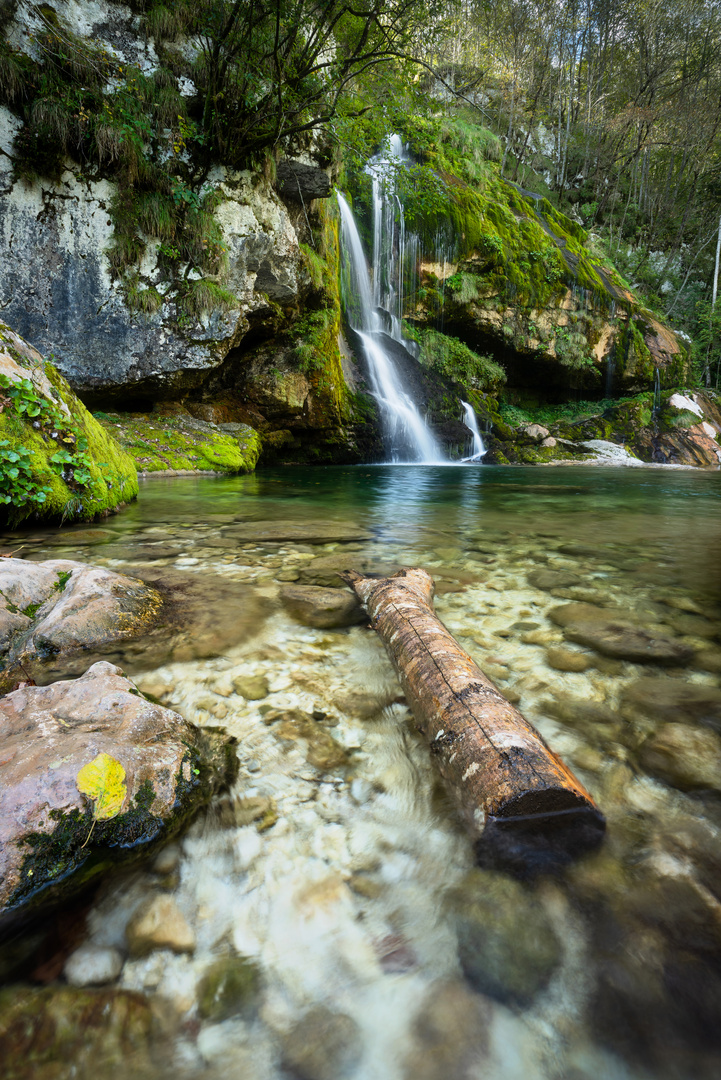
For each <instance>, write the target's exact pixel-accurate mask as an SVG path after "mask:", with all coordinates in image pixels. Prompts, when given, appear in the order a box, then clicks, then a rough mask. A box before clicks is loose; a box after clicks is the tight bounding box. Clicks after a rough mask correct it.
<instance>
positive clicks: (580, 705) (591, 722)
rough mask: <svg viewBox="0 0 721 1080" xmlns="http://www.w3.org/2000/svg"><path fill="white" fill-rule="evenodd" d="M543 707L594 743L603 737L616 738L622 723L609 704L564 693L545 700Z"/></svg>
mask: <svg viewBox="0 0 721 1080" xmlns="http://www.w3.org/2000/svg"><path fill="white" fill-rule="evenodd" d="M541 708H542V710H543V711H544V712H545V713H546V715H547V716H551V717H553V719H554V720H559V721H560V722H561V723H562V724H567V725H568V726H569V727H572V728H575V729H577V730H578V731H579V732H582V733H583V735H584V736H585V738H587V739H588V740H589V742H591V743H592V744H596V743H598V742H599V741H600V740H601V739H614V738H615V737H616V733H617V732H618V730H619V728H620V727H621V724H622V719H621V717H620V716H619V715H618V713H615V712H614V711H613V709H609V708H608V706H606V705H600V704H597V703H595V702H591V701H586V700H585V699H583V698H574V697H567V696H566V695H564V694H557V695H556V696H555V697H554V698H552V699H550V700H548V701H543V702H542V703H541Z"/></svg>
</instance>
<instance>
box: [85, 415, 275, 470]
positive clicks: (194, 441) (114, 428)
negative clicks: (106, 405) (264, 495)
mask: <svg viewBox="0 0 721 1080" xmlns="http://www.w3.org/2000/svg"><path fill="white" fill-rule="evenodd" d="M98 415H99V419H100V423H101V424H102V426H103V428H104V429H105V430H106V431H107V432H109V433H111V434H112V435H113V436H114V437H115V438H116V439H117V440H118V442H119V443H120V445H121V446H122V447H123V449H124V450H125V451H127V453H128V454H130V456H131V457H132V458H133V460H134V461H135V464H136V465H137V468H138V471H139V472H141V473H155V472H223V473H248V472H252V471H253V469H254V468H255V465H256V462H257V460H258V457H259V455H260V448H261V440H260V435H259V434H258V433H257V431H254V429H253V428H251V427H249V426H248V425H247V424H232V425H223V426H224V427H230V428H232V431H225V430H221V428H220V427H218V425H215V424H209V423H207V422H205V421H203V420H195V419H194V418H193V417H192V416H189V415H185V414H184V413H182V412H175V413H172V414H169V415H161V414H159V413H107V414H105V413H103V414H98Z"/></svg>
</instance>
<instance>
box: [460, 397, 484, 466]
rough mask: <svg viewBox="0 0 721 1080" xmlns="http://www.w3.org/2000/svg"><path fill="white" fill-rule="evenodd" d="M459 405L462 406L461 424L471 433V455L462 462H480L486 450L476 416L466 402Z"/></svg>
mask: <svg viewBox="0 0 721 1080" xmlns="http://www.w3.org/2000/svg"><path fill="white" fill-rule="evenodd" d="M461 405H462V406H463V423H464V424H465V425H466V427H467V428H470V430H471V431H472V432H473V453H472V454H471V456H470V457H468V458H464V459H463V460H464V461H480V459H481V458H482V457H483V455H484V454H485V452H486V448H485V446H484V444H483V436H482V435H481V432H480V430H479V428H478V420H477V418H476V414H475V412H474V411H473V406H472V405H469V404H468V402H467V401H461Z"/></svg>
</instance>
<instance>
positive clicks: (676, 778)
mask: <svg viewBox="0 0 721 1080" xmlns="http://www.w3.org/2000/svg"><path fill="white" fill-rule="evenodd" d="M639 759H640V761H641V764H642V765H643V767H644V768H645V769H647V770H648V771H649V772H650V773H653V775H654V776H660V777H661V779H662V780H666V781H667V783H669V784H671V785H672V787H676V788H680V789H681V791H693V790H695V789H707V788H711V789H713V790H715V791H721V738H719V736H718V735H717V734H716V733H715V732H714V731H711V730H710V729H709V728H692V727H688V726H687V725H686V724H664V725H663V727H662V728H660V730H659V731H657V732H656V733H655V734H654V735H653V736H652V737H651V738H650V739H648V740H647V741H646V742H645V743H644V744H643V746H642V747H641V749H640V751H639Z"/></svg>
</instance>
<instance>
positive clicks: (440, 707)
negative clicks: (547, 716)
mask: <svg viewBox="0 0 721 1080" xmlns="http://www.w3.org/2000/svg"><path fill="white" fill-rule="evenodd" d="M343 576H344V578H345V579H346V581H347V582H348V584H349V585H351V587H352V588H353V590H354V592H355V593H356V595H357V596H358V598H359V600H360V601H361V603H362V604H363V606H364V607H365V609H366V611H367V612H368V615H369V616H370V620H371V625H372V626H373V628H374V629H375V630H376V631H377V632H378V634H379V635H380V637H381V639H382V641H383V643H384V645H385V647H386V650H387V651H388V653H389V655H390V657H391V660H392V661H393V664H394V666H395V668H396V671H397V672H398V675H399V678H400V681H401V685H402V686H403V690H404V692H405V695H406V699H407V701H408V704H409V705H410V707H411V709H412V711H413V714H414V716H415V719H416V725H417V727H418V729H419V731H420V732H421V733H422V734H423V735H424V736H425V738H426V739H427V740H428V743H429V746H430V750H431V755H432V758H433V761H434V762H435V765H436V767H437V768H438V770H439V772H440V774H441V776H442V777H443V779H444V781H445V783H446V786H447V788H448V790H449V792H450V794H451V796H452V797H453V799H454V801H455V802H456V804H457V806H458V809H459V811H460V814H461V816H462V818H463V820H464V822H465V824H466V826H467V827H468V829H469V830H470V832H471V833H472V834H473V836H474V838H475V839H476V847H477V854H478V857H479V861H481V862H491V863H493V862H498V861H501V862H504V863H508V862H511V863H516V864H519V865H522V866H525V867H527V868H530V869H532V868H533V867H534V866H535V867H536V868H542V867H543V866H544V865H546V864H548V863H549V862H556V861H559V860H560V861H561V862H563V861H566V860H567V859H568V858H569V857H572V856H573V855H575V854H577V853H578V852H580V851H582V850H585V849H588V848H589V847H593V846H595V845H597V844H598V843H599V842H600V840H601V837H602V835H603V829H604V825H605V823H604V818H603V816H602V814H601V813H600V811H599V810H598V808H597V807H596V805H595V803H594V801H593V799H592V798H591V796H590V795H589V794H588V792H587V791H586V790H585V789H584V788H583V787H582V786H581V784H580V783H579V782H578V780H577V779H576V778H575V777H574V775H573V773H572V772H571V771H570V770H569V769H568V767H567V766H566V765H564V763H563V761H561V759H560V758H559V757H558V755H557V754H554V753H553V751H552V750H551V749H550V748H549V747H548V746H547V745H546V743H545V742H544V741H543V739H542V738H541V736H540V735H539V733H538V732H537V731H536V730H535V728H534V727H532V725H531V724H529V722H528V721H527V720H526V719H525V718H524V717H523V716H522V715H521V713H520V712H519V711H518V709H516V708H514V706H513V705H511V704H510V702H508V701H506V699H505V698H504V697H503V695H502V694H501V692H500V691H499V690H498V688H497V687H496V686H494V684H493V683H492V682H491V681H490V679H488V678H487V677H486V676H485V675H484V674H483V672H482V671H481V669H480V668H479V667H478V666H477V664H475V663H474V661H473V660H472V659H471V657H470V656H469V655H468V654H467V653H466V652H464V651H463V649H462V648H461V647H460V645H459V644H458V642H457V641H456V640H455V638H453V637H452V636H451V634H450V633H449V632H448V630H446V628H445V626H444V625H443V623H442V622H441V621H440V619H438V617H437V616H436V614H435V613H434V611H433V589H434V586H433V579H432V577H431V576H430V574H428V573H426V571H425V570H419V569H404V570H400V571H398V573H397V574H394V575H393V576H392V577H386V578H372V577H363V576H362V575H360V574H358V573H356V572H355V571H348V572H347V573H346V574H344V575H343Z"/></svg>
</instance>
